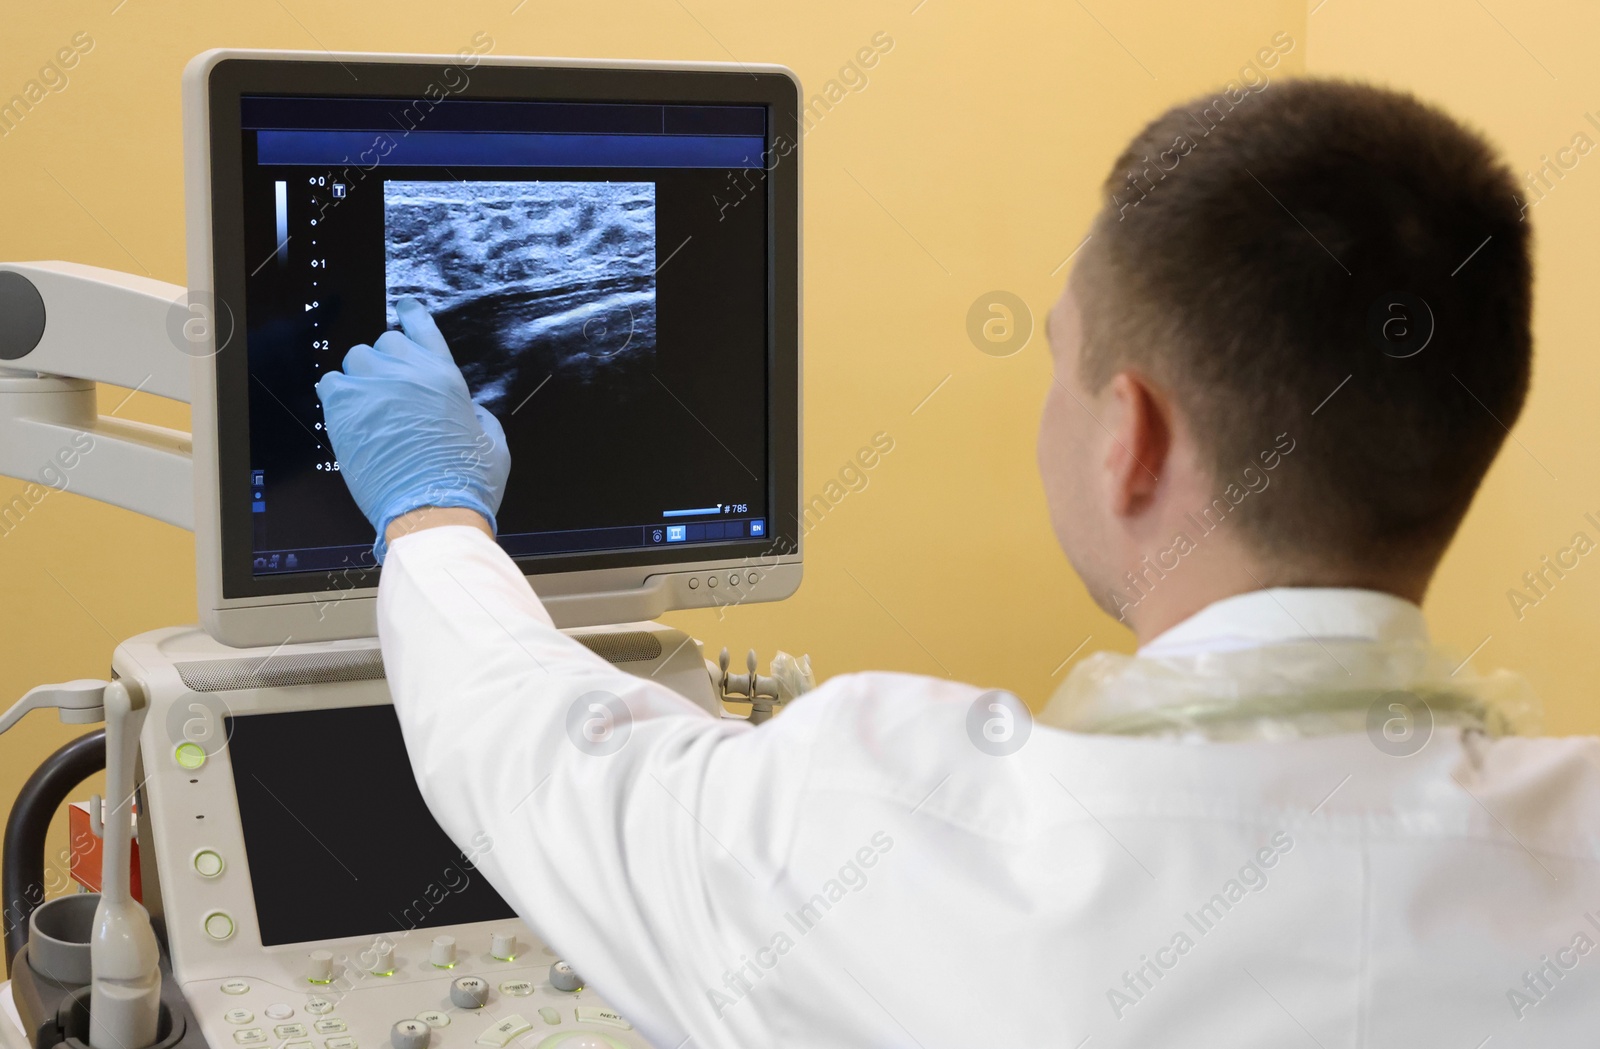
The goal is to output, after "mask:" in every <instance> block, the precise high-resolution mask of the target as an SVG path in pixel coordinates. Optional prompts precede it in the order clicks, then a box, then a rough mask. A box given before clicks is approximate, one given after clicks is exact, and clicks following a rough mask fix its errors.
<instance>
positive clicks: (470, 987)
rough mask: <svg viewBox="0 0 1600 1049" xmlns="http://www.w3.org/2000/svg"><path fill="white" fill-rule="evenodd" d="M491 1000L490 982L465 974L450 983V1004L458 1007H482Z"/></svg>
mask: <svg viewBox="0 0 1600 1049" xmlns="http://www.w3.org/2000/svg"><path fill="white" fill-rule="evenodd" d="M488 1001H489V982H488V981H487V980H483V979H480V978H479V977H477V976H463V977H461V978H460V979H458V980H456V982H455V983H452V984H451V985H450V1004H451V1005H454V1006H455V1007H456V1008H458V1009H482V1008H483V1007H484V1005H486V1004H487V1003H488Z"/></svg>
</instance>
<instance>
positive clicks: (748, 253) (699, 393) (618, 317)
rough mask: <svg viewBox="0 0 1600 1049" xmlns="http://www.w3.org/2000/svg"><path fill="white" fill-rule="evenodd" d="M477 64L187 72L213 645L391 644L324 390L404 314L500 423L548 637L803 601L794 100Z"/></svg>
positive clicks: (742, 79) (715, 87) (478, 56)
mask: <svg viewBox="0 0 1600 1049" xmlns="http://www.w3.org/2000/svg"><path fill="white" fill-rule="evenodd" d="M485 39H486V38H485ZM481 43H482V41H478V44H479V45H481ZM483 49H484V48H482V47H481V46H474V47H469V48H466V49H464V50H463V51H462V52H461V53H460V54H458V55H455V56H449V57H435V56H423V57H408V56H394V55H354V54H347V55H332V54H326V53H322V52H316V53H286V52H244V51H217V52H209V53H207V54H205V55H202V56H200V57H198V58H197V59H195V60H194V62H193V63H191V65H190V68H189V69H188V71H187V72H186V74H185V118H186V135H187V139H186V144H187V156H188V165H187V170H188V178H189V184H188V187H187V189H188V194H187V195H188V200H189V209H190V213H189V219H190V221H189V228H190V245H189V249H190V259H191V264H190V265H191V269H190V277H189V283H190V299H191V310H192V311H193V309H194V304H196V303H199V304H201V305H202V306H207V307H209V308H210V311H211V312H210V320H211V325H212V329H213V330H212V342H211V344H210V346H208V351H209V352H207V353H205V354H203V355H201V356H200V357H199V360H198V363H197V368H198V372H197V375H196V381H195V392H194V412H195V417H194V431H195V464H196V465H195V473H196V477H197V484H196V488H197V500H198V504H197V507H196V514H195V520H196V535H197V552H198V556H199V580H200V589H201V614H202V618H203V620H204V622H205V624H206V626H207V629H208V630H209V631H210V632H211V633H212V634H213V636H215V637H217V639H218V640H221V641H223V642H225V643H228V644H233V645H251V644H277V643H281V642H282V641H283V640H284V639H285V638H286V637H292V638H293V639H294V640H296V641H305V640H318V639H333V638H342V637H359V636H368V635H371V634H372V633H373V632H374V624H373V599H374V597H375V594H376V590H375V588H376V585H377V581H378V576H379V571H380V569H379V568H378V567H377V565H376V564H375V563H374V561H373V558H372V554H371V547H372V542H373V538H374V536H373V530H372V527H371V525H370V524H368V522H367V521H366V519H365V518H364V517H363V516H362V514H361V512H360V511H359V510H358V509H357V507H356V505H355V503H354V501H353V500H352V499H351V497H350V495H349V493H348V491H347V489H346V487H345V484H344V480H343V478H342V477H340V475H339V463H338V460H337V458H336V457H335V455H334V453H333V450H332V446H331V444H330V442H329V440H328V437H327V434H326V433H325V432H324V430H323V424H322V414H321V406H320V404H319V403H318V399H317V395H316V382H317V380H318V378H320V377H321V376H322V375H323V374H324V373H325V372H327V371H328V370H330V369H337V368H338V367H339V366H340V363H341V361H342V360H343V357H344V354H345V352H346V351H347V350H348V349H349V348H350V347H351V346H353V345H356V344H358V343H371V342H372V341H373V340H374V339H376V338H377V336H378V335H379V334H381V333H382V332H383V331H384V330H385V329H386V328H390V327H395V326H397V322H396V319H395V313H394V305H395V302H396V301H397V300H398V299H399V298H400V297H401V296H403V295H412V296H415V297H416V298H418V299H419V300H421V302H422V303H423V304H424V305H425V306H426V307H427V308H428V309H429V310H430V311H431V312H432V314H433V316H434V319H435V320H436V321H437V322H438V325H439V328H440V330H441V332H442V333H443V334H444V336H445V338H446V340H447V341H448V343H449V345H450V348H451V351H452V353H453V354H454V356H455V359H456V361H457V363H458V364H459V365H460V366H461V370H462V373H463V374H464V375H465V377H466V379H467V383H468V386H469V388H470V389H471V391H472V395H473V399H474V400H475V401H476V402H477V403H478V404H480V405H482V406H483V407H485V408H487V409H488V410H489V411H490V412H492V413H493V414H494V415H495V416H496V417H497V418H498V419H499V420H500V423H501V425H502V426H503V428H504V429H505V432H506V438H507V442H508V444H509V446H510V450H511V456H512V470H511V477H510V481H509V484H508V487H507V492H506V497H505V501H504V503H503V504H502V506H501V508H500V511H499V513H498V515H497V523H498V525H499V542H500V545H501V546H502V547H503V548H504V549H505V551H506V552H507V553H508V554H509V555H511V557H512V558H513V559H515V561H516V562H517V564H518V565H519V566H520V567H521V569H522V570H523V572H524V573H526V574H527V575H528V577H529V579H530V582H531V584H532V585H533V587H534V589H535V590H536V591H537V592H538V593H539V594H540V595H541V597H543V598H544V599H545V601H546V604H547V607H549V609H550V611H551V614H552V615H553V616H554V617H555V618H556V621H557V622H558V624H560V625H564V626H566V625H583V624H593V623H612V622H626V621H633V620H642V619H650V618H654V617H655V616H656V615H658V614H660V613H662V612H665V611H668V610H670V609H674V608H686V607H696V606H707V605H717V604H729V603H742V602H745V601H763V600H774V599H777V598H781V597H786V596H788V595H789V594H791V593H793V591H794V590H795V588H796V587H797V586H798V585H799V578H800V521H799V514H798V505H799V479H800V476H799V475H800V470H799V467H800V458H799V457H800V434H799V425H800V422H799V389H800V387H799V359H800V340H799V307H800V287H799V251H800V236H799V161H800V155H799V141H800V136H801V131H800V126H799V115H798V113H799V110H798V91H799V89H798V85H797V84H796V82H795V81H794V79H793V77H792V75H791V74H789V73H788V71H786V70H784V69H782V68H779V67H769V66H744V65H703V66H688V65H676V64H659V65H646V64H633V63H600V62H592V63H591V62H575V61H564V60H549V59H523V58H507V57H498V56H494V55H492V54H486V53H480V51H481V50H483Z"/></svg>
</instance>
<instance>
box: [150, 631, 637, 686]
mask: <svg viewBox="0 0 1600 1049" xmlns="http://www.w3.org/2000/svg"><path fill="white" fill-rule="evenodd" d="M575 639H576V640H577V641H578V642H579V643H581V644H582V645H583V646H584V647H585V648H587V649H588V650H589V651H591V652H593V653H594V654H595V655H597V656H599V657H600V658H601V659H604V660H605V661H606V662H608V663H647V662H649V661H651V660H653V659H657V658H659V657H660V655H661V639H660V638H658V637H657V636H656V635H655V634H652V633H651V632H649V631H648V630H623V631H618V632H617V633H614V634H578V635H576V636H575ZM174 666H176V668H177V671H178V677H179V678H181V679H182V680H183V683H184V685H185V686H186V687H188V688H189V689H190V690H191V691H193V692H233V691H237V690H240V689H248V688H282V687H283V686H285V685H322V684H329V683H332V682H337V681H377V680H380V679H381V678H382V677H383V676H384V674H383V652H382V651H381V650H380V649H376V648H354V649H350V650H348V651H343V652H314V653H311V654H308V655H295V654H284V655H272V656H268V657H266V658H265V659H258V658H256V657H254V656H245V657H242V658H239V659H201V660H190V661H189V662H186V663H177V664H174Z"/></svg>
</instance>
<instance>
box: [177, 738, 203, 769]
mask: <svg viewBox="0 0 1600 1049" xmlns="http://www.w3.org/2000/svg"><path fill="white" fill-rule="evenodd" d="M172 757H173V760H175V761H177V763H178V764H179V765H180V766H182V767H183V768H186V769H188V770H190V771H191V772H192V771H194V770H195V769H197V768H199V767H200V766H201V765H204V764H205V763H206V748H204V747H202V746H201V745H200V744H198V743H196V742H194V741H193V740H185V741H184V742H182V743H179V744H178V749H177V750H174V751H173V752H172Z"/></svg>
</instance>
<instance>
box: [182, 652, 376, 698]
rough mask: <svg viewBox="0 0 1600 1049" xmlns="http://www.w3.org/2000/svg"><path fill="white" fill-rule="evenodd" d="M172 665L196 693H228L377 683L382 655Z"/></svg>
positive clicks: (340, 654)
mask: <svg viewBox="0 0 1600 1049" xmlns="http://www.w3.org/2000/svg"><path fill="white" fill-rule="evenodd" d="M175 666H176V667H177V670H178V677H180V678H182V679H183V683H184V684H185V685H187V686H188V687H189V688H190V689H192V690H193V691H195V692H231V691H235V690H237V689H246V688H281V687H283V686H284V685H319V684H326V683H329V682H335V681H376V680H378V679H380V678H382V677H383V653H382V652H381V651H380V650H378V649H376V648H355V649H350V650H349V651H344V652H313V653H309V654H306V655H297V654H292V653H291V654H285V655H272V656H268V657H266V658H265V659H257V658H255V657H254V656H246V657H244V658H241V659H207V660H193V661H190V662H187V663H178V664H175Z"/></svg>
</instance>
